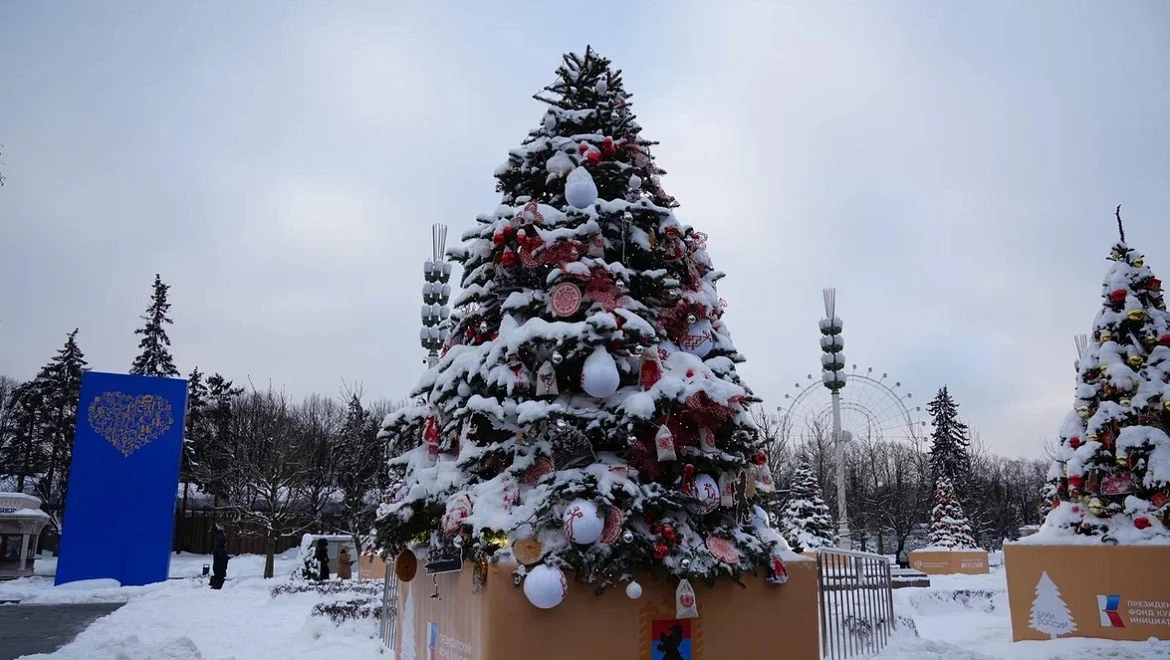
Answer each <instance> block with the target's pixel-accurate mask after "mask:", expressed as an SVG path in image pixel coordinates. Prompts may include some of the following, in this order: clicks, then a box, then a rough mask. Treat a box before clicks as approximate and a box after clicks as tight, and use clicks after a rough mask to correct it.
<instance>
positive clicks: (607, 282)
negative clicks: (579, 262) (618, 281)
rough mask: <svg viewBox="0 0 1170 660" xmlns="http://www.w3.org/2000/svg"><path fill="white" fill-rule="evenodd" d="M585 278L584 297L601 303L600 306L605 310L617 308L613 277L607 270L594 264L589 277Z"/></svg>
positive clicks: (616, 293) (616, 292) (609, 310)
mask: <svg viewBox="0 0 1170 660" xmlns="http://www.w3.org/2000/svg"><path fill="white" fill-rule="evenodd" d="M583 279H584V280H585V287H584V289H585V297H586V298H588V299H589V300H592V301H593V302H595V303H597V304H599V305H601V308H602V309H604V310H605V311H607V312H612V311H613V310H614V309H616V308H617V303H618V291H617V287H616V286H614V283H613V278H612V277H611V276H610V274H609V271H607V270H605V269H604V268H601V267H599V266H594V267H593V269H592V270H591V271H590V273H589V277H587V278H583Z"/></svg>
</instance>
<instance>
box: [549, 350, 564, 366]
mask: <svg viewBox="0 0 1170 660" xmlns="http://www.w3.org/2000/svg"><path fill="white" fill-rule="evenodd" d="M564 361H565V356H563V355H561V352H560V351H553V354H552V363H553V364H560V363H562V362H564Z"/></svg>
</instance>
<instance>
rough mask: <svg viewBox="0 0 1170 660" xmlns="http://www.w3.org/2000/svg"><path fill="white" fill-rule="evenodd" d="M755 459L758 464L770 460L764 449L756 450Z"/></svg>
mask: <svg viewBox="0 0 1170 660" xmlns="http://www.w3.org/2000/svg"><path fill="white" fill-rule="evenodd" d="M755 461H756V465H763V464H764V463H767V462H768V455H767V454H765V453H764V452H762V451H759V452H756V457H755Z"/></svg>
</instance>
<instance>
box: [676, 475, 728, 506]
mask: <svg viewBox="0 0 1170 660" xmlns="http://www.w3.org/2000/svg"><path fill="white" fill-rule="evenodd" d="M683 493H684V494H685V495H687V496H688V497H691V498H692V499H694V500H695V501H696V502H698V503H699V508H700V510H702V512H703V513H705V514H706V513H711V512H712V511H714V510H715V509H718V508H719V485H718V484H716V483H715V480H714V479H712V478H711V476H710V475H707V474H700V475H698V476H697V477H695V478H694V480H692V481H688V482H687V483H685V484H683Z"/></svg>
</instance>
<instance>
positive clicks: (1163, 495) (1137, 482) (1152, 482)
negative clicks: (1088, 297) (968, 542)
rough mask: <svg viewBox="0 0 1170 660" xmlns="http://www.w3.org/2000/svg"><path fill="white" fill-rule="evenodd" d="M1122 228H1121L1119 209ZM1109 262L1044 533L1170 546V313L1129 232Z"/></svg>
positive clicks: (1054, 473) (1054, 472) (1052, 474)
mask: <svg viewBox="0 0 1170 660" xmlns="http://www.w3.org/2000/svg"><path fill="white" fill-rule="evenodd" d="M1117 222H1118V229H1119V230H1121V217H1120V212H1119V214H1118V220H1117ZM1109 260H1110V261H1112V262H1113V264H1112V265H1111V266H1110V267H1109V271H1108V273H1107V274H1106V275H1105V282H1104V284H1103V286H1102V298H1103V299H1104V302H1103V305H1102V308H1101V311H1100V312H1098V313H1097V317H1096V319H1095V320H1094V321H1093V332H1092V335H1091V337H1089V338H1088V341H1087V342H1086V345H1085V347H1084V350H1083V352H1082V354H1081V355H1080V359H1079V360H1078V361H1077V390H1076V404H1075V409H1074V410H1073V411H1072V412H1070V413H1069V415H1068V417H1067V418H1066V419H1065V422H1064V425H1063V426H1062V428H1061V433H1060V445H1059V447H1058V448H1057V453H1056V460H1055V461H1054V463H1053V465H1052V468H1051V469H1050V470H1049V474H1048V477H1049V484H1048V487H1047V494H1048V495H1049V496H1050V497H1051V498H1052V500H1051V504H1052V507H1053V508H1052V510H1051V511H1050V512H1049V514H1048V516H1047V518H1046V519H1045V527H1046V528H1047V530H1049V531H1053V530H1063V531H1065V532H1068V533H1071V532H1076V533H1079V534H1085V535H1089V536H1097V537H1100V539H1101V540H1102V541H1103V542H1106V543H1130V542H1142V541H1156V540H1161V541H1163V542H1170V436H1167V434H1166V431H1167V429H1168V428H1170V314H1167V312H1166V303H1165V300H1164V299H1163V294H1162V282H1161V281H1160V280H1158V278H1156V277H1154V274H1153V272H1152V271H1151V270H1150V267H1149V266H1148V265H1146V263H1145V259H1144V258H1143V257H1142V255H1140V254H1138V253H1137V252H1136V251H1134V250H1133V249H1131V248H1130V247H1129V246H1127V245H1126V243H1125V234H1124V232H1123V231H1122V232H1121V240H1120V242H1118V243H1117V244H1116V245H1115V246H1114V247H1113V250H1112V252H1111V253H1110V255H1109Z"/></svg>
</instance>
